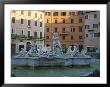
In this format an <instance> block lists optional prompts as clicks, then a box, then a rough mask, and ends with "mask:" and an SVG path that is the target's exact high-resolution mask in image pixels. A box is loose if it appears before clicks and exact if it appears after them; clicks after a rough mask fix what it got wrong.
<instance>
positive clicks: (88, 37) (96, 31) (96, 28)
mask: <svg viewBox="0 0 110 87" xmlns="http://www.w3.org/2000/svg"><path fill="white" fill-rule="evenodd" d="M84 24H85V43H84V44H85V47H87V46H89V47H93V48H91V49H89V50H91V51H92V50H95V48H98V49H100V11H86V12H85V22H84Z"/></svg>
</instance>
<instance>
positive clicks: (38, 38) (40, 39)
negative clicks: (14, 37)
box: [27, 36, 44, 41]
mask: <svg viewBox="0 0 110 87" xmlns="http://www.w3.org/2000/svg"><path fill="white" fill-rule="evenodd" d="M27 40H37V41H42V40H44V37H34V36H28V38H27Z"/></svg>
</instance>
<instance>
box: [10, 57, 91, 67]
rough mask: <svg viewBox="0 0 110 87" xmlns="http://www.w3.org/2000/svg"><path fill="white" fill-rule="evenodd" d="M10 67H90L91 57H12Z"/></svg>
mask: <svg viewBox="0 0 110 87" xmlns="http://www.w3.org/2000/svg"><path fill="white" fill-rule="evenodd" d="M11 62H12V63H11V64H12V65H16V66H34V67H37V66H74V65H77V66H78V65H79V66H83V65H90V62H91V57H72V58H38V57H14V58H12V60H11Z"/></svg>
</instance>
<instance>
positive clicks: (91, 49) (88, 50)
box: [87, 47, 96, 52]
mask: <svg viewBox="0 0 110 87" xmlns="http://www.w3.org/2000/svg"><path fill="white" fill-rule="evenodd" d="M87 52H96V48H95V47H87Z"/></svg>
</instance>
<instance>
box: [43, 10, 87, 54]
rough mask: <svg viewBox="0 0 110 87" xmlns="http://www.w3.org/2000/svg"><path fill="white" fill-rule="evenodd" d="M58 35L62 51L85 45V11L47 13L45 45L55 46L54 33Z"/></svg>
mask: <svg viewBox="0 0 110 87" xmlns="http://www.w3.org/2000/svg"><path fill="white" fill-rule="evenodd" d="M53 32H55V33H58V35H59V38H60V42H61V45H62V49H63V51H64V52H66V49H67V48H68V47H69V46H70V45H71V46H74V45H76V46H78V47H79V49H82V48H83V45H84V34H85V33H84V32H85V31H84V15H83V11H69V10H68V11H60V10H58V11H54V10H53V11H45V45H47V46H51V47H52V46H53V41H52V33H53Z"/></svg>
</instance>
